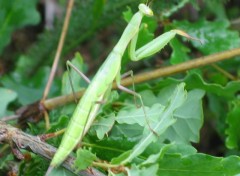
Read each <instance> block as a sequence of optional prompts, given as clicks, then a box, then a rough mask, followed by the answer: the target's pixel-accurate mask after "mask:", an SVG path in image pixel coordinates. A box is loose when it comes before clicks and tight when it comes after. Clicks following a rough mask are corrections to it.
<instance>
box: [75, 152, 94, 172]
mask: <svg viewBox="0 0 240 176" xmlns="http://www.w3.org/2000/svg"><path fill="white" fill-rule="evenodd" d="M96 159H97V157H96V155H95V154H93V153H91V152H90V151H89V150H87V149H83V148H80V149H78V150H77V158H76V160H75V163H74V166H75V167H76V168H77V169H78V170H84V169H87V167H89V166H90V165H91V164H92V162H93V161H94V160H96Z"/></svg>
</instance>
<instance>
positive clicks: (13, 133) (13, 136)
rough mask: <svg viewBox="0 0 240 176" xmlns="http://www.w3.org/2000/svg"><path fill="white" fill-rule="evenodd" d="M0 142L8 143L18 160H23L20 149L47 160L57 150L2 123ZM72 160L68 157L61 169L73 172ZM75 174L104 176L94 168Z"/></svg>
mask: <svg viewBox="0 0 240 176" xmlns="http://www.w3.org/2000/svg"><path fill="white" fill-rule="evenodd" d="M2 142H5V143H8V144H9V145H10V146H11V148H12V151H13V153H14V155H15V156H16V157H17V158H18V159H24V156H23V155H22V154H21V152H20V149H25V150H28V151H31V152H33V153H35V154H37V155H40V156H42V157H44V158H46V159H49V160H50V159H51V158H52V157H53V156H54V154H55V152H56V150H57V149H56V148H55V147H53V146H51V145H49V144H47V143H45V142H43V141H42V140H41V139H40V137H38V136H31V135H29V134H26V133H24V132H23V131H21V130H19V129H17V128H15V127H12V126H10V125H8V124H6V123H5V122H3V121H0V143H2ZM74 160H75V158H74V157H71V156H69V157H68V158H67V159H66V160H65V162H64V163H63V167H65V168H66V169H68V170H69V171H71V172H74V170H73V169H72V166H73V163H74ZM74 173H75V172H74ZM77 174H78V175H84V176H104V174H103V173H101V172H99V171H98V170H96V169H94V168H90V169H87V170H84V171H80V172H78V173H77Z"/></svg>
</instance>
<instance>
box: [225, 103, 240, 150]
mask: <svg viewBox="0 0 240 176" xmlns="http://www.w3.org/2000/svg"><path fill="white" fill-rule="evenodd" d="M239 105H240V104H239V100H238V101H237V102H234V103H233V107H232V109H231V110H230V111H229V112H228V114H227V119H226V121H227V124H228V125H229V127H228V128H227V129H226V135H227V138H226V145H227V147H228V148H230V149H239V146H240V130H239V126H240V118H239V117H240V106H239Z"/></svg>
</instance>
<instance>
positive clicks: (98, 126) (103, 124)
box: [91, 114, 115, 139]
mask: <svg viewBox="0 0 240 176" xmlns="http://www.w3.org/2000/svg"><path fill="white" fill-rule="evenodd" d="M114 122H115V115H114V114H110V116H108V117H107V118H104V117H100V118H98V119H97V120H95V121H94V123H93V124H92V126H91V129H93V130H94V131H96V133H97V137H98V139H103V137H104V135H105V134H107V133H108V132H109V131H110V130H111V129H112V127H113V124H114Z"/></svg>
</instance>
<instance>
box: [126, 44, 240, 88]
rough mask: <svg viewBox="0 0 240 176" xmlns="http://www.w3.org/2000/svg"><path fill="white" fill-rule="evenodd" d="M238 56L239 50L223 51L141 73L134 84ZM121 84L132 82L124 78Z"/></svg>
mask: <svg viewBox="0 0 240 176" xmlns="http://www.w3.org/2000/svg"><path fill="white" fill-rule="evenodd" d="M238 55H240V48H235V49H232V50H227V51H223V52H220V53H216V54H212V55H209V56H204V57H199V58H196V59H192V60H190V61H187V62H184V63H181V64H178V65H173V66H169V67H165V68H159V69H156V70H153V71H150V72H147V73H141V74H138V75H135V76H134V82H135V83H142V82H145V81H149V80H153V79H156V78H160V77H165V76H169V75H173V74H176V73H180V72H185V71H187V70H190V69H193V68H199V67H203V66H206V65H209V64H212V63H215V62H219V61H223V60H227V59H231V58H232V57H234V56H238ZM121 84H122V85H124V86H128V85H131V84H132V80H131V78H126V79H124V80H122V82H121Z"/></svg>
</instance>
